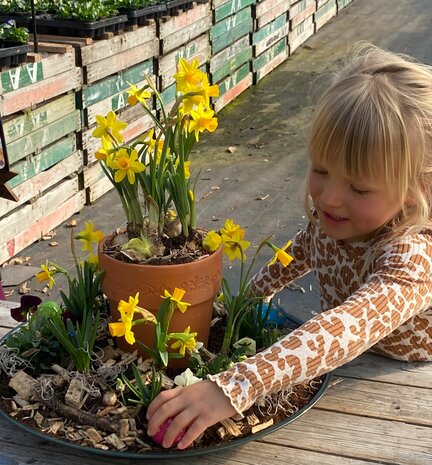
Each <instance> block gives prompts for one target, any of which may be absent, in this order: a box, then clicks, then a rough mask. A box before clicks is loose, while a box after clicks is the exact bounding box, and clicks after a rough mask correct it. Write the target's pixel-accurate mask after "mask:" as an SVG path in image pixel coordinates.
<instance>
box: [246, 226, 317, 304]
mask: <svg viewBox="0 0 432 465" xmlns="http://www.w3.org/2000/svg"><path fill="white" fill-rule="evenodd" d="M314 227H315V226H314V225H312V224H309V225H308V226H307V228H306V229H302V230H301V231H299V232H298V233H297V234H296V235H295V236H294V238H293V241H292V245H291V247H290V248H288V249H287V252H288V253H289V254H290V255H291V256H293V257H294V260H293V261H292V262H291V263H290V264H289V265H288V266H287V267H286V268H285V267H284V266H283V265H282V264H281V262H279V261H277V262H276V263H275V264H274V265H271V266H269V265H268V264H266V265H264V266H263V267H262V268H261V270H260V271H259V272H258V273H257V274H256V275H255V276H253V277H252V279H251V289H250V293H251V294H253V295H259V296H266V297H271V296H273V294H275V293H276V292H279V291H281V290H282V289H283V288H284V287H285V286H286V285H287V284H289V283H291V282H292V281H295V280H296V279H297V278H300V277H302V276H304V275H305V274H306V273H308V272H309V271H310V270H311V261H310V256H311V254H310V243H311V233H312V229H313V228H314Z"/></svg>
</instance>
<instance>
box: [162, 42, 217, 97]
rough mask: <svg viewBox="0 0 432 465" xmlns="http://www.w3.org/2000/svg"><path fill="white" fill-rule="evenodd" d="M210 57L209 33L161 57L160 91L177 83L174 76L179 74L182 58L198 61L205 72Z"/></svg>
mask: <svg viewBox="0 0 432 465" xmlns="http://www.w3.org/2000/svg"><path fill="white" fill-rule="evenodd" d="M210 55H211V48H210V37H209V34H208V33H204V34H201V35H200V36H198V37H196V38H195V39H193V40H191V41H190V42H189V43H188V44H184V45H182V46H180V47H178V48H176V49H175V50H172V51H171V52H169V53H167V54H166V55H161V56H160V57H159V59H158V60H157V62H158V66H157V74H158V76H159V82H158V84H159V90H160V91H163V90H165V89H167V88H168V87H169V86H171V85H172V84H173V83H174V82H175V80H174V77H173V76H174V74H175V73H176V72H177V63H178V61H179V59H180V58H184V59H185V60H189V61H190V60H194V59H197V60H198V63H199V65H200V68H203V69H204V70H205V68H206V65H207V63H209V62H210Z"/></svg>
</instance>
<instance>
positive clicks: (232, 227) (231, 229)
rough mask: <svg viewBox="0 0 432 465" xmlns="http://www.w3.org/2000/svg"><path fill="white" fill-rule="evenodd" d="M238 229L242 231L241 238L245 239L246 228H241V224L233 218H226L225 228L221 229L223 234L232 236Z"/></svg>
mask: <svg viewBox="0 0 432 465" xmlns="http://www.w3.org/2000/svg"><path fill="white" fill-rule="evenodd" d="M236 231H240V235H241V239H243V237H244V234H245V230H244V229H242V228H240V225H239V224H237V223H234V221H233V220H231V219H230V218H227V219H226V220H225V224H224V226H223V228H221V229H220V233H221V234H223V235H225V236H229V237H231V236H232V235H233V234H234V233H235V232H236Z"/></svg>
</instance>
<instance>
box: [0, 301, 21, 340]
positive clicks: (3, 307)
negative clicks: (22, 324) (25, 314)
mask: <svg viewBox="0 0 432 465" xmlns="http://www.w3.org/2000/svg"><path fill="white" fill-rule="evenodd" d="M19 306H20V303H19V302H12V301H6V300H0V337H2V336H3V335H5V334H6V333H8V332H9V331H10V330H11V329H13V328H15V326H16V325H17V324H18V323H17V322H16V321H15V320H14V319H13V318H12V317H11V316H10V311H11V309H12V308H16V307H19Z"/></svg>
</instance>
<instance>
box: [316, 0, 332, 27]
mask: <svg viewBox="0 0 432 465" xmlns="http://www.w3.org/2000/svg"><path fill="white" fill-rule="evenodd" d="M335 7H336V0H328V2H327V3H325V4H324V5H322V6H321V7H319V8H318V10H317V11H316V12H315V22H318V21H319V20H320V19H321V18H323V17H324V16H325V15H326V14H327V13H329V12H330V11H331V10H332V9H333V8H335Z"/></svg>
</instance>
